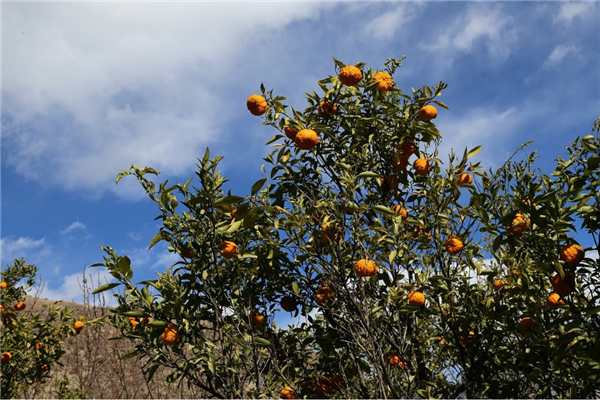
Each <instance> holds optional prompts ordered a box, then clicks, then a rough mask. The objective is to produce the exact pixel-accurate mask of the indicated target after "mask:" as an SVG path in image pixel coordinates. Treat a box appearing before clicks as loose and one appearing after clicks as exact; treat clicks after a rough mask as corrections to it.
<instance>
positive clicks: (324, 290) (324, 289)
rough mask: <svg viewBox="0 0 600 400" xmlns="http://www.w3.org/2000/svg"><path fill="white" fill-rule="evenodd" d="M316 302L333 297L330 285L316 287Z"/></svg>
mask: <svg viewBox="0 0 600 400" xmlns="http://www.w3.org/2000/svg"><path fill="white" fill-rule="evenodd" d="M315 297H316V298H317V303H319V304H321V303H324V302H326V301H327V300H329V299H330V298H332V297H333V289H331V287H330V286H321V287H320V288H319V289H317V294H316V296H315Z"/></svg>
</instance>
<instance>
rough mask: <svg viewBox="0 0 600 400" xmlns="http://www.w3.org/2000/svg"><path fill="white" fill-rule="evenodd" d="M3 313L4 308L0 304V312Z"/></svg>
mask: <svg viewBox="0 0 600 400" xmlns="http://www.w3.org/2000/svg"><path fill="white" fill-rule="evenodd" d="M4 311H5V308H4V306H3V305H2V304H0V312H4Z"/></svg>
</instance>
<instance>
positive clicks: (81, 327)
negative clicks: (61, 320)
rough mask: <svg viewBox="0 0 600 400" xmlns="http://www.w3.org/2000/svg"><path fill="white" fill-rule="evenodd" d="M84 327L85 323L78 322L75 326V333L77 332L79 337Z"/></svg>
mask: <svg viewBox="0 0 600 400" xmlns="http://www.w3.org/2000/svg"><path fill="white" fill-rule="evenodd" d="M84 326H85V324H84V323H83V321H76V322H75V323H74V324H73V329H75V332H77V334H78V335H79V332H81V330H82V329H83V327H84Z"/></svg>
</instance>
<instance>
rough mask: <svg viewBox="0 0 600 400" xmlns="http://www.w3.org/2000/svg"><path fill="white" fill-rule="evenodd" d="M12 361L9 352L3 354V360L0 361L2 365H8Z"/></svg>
mask: <svg viewBox="0 0 600 400" xmlns="http://www.w3.org/2000/svg"><path fill="white" fill-rule="evenodd" d="M11 359H12V354H10V353H9V352H8V351H5V352H3V353H2V359H0V363H2V364H6V363H8V362H9V361H10V360H11Z"/></svg>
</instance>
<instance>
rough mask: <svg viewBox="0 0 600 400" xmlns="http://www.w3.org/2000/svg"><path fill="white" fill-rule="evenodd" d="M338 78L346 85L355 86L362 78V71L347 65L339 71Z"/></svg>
mask: <svg viewBox="0 0 600 400" xmlns="http://www.w3.org/2000/svg"><path fill="white" fill-rule="evenodd" d="M338 78H340V82H342V83H343V84H344V85H346V86H356V85H358V83H359V82H360V80H361V79H362V72H360V69H358V68H356V67H355V66H353V65H348V66H346V67H344V68H342V70H341V71H340V73H339V75H338Z"/></svg>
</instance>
